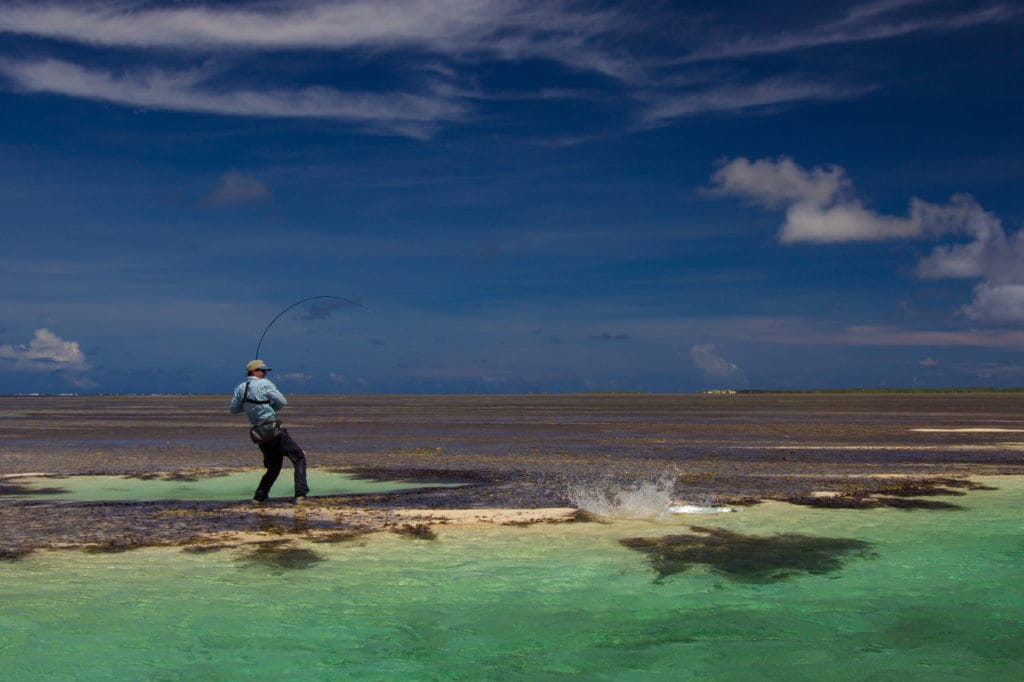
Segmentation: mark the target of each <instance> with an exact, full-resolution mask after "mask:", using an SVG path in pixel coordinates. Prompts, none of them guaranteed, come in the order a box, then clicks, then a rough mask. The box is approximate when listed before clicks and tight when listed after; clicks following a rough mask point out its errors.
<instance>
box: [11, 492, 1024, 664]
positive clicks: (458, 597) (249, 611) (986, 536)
mask: <svg viewBox="0 0 1024 682" xmlns="http://www.w3.org/2000/svg"><path fill="white" fill-rule="evenodd" d="M984 482H985V483H988V484H989V485H994V486H997V487H998V488H999V489H998V490H995V491H975V492H971V493H970V494H969V495H967V496H966V497H949V498H942V499H945V500H947V501H951V502H954V503H957V504H960V505H963V506H964V507H965V509H964V510H963V511H913V512H908V511H901V510H891V509H886V510H859V511H858V510H816V509H809V508H803V507H795V506H789V505H784V504H779V503H770V504H764V505H760V506H757V507H752V508H747V509H743V510H742V511H740V512H738V513H730V514H714V515H696V516H695V515H686V514H676V515H672V514H669V515H663V516H659V517H658V518H653V519H652V518H644V519H628V518H621V515H620V517H618V518H615V519H614V520H613V521H612V522H611V523H608V524H597V523H587V524H569V525H535V526H530V527H525V528H519V527H488V528H484V529H482V530H481V529H469V528H463V529H459V528H454V527H453V528H445V527H441V528H439V537H438V539H436V540H422V539H415V538H410V537H403V536H398V535H392V534H380V535H374V536H370V537H366V538H363V539H360V540H356V541H352V542H347V543H341V544H331V545H314V544H308V545H307V544H303V545H296V546H294V547H293V548H292V549H291V550H286V551H283V552H276V553H275V552H266V551H264V552H260V551H255V550H251V549H250V550H222V551H219V552H214V553H207V554H193V553H187V552H182V551H180V550H176V549H175V550H170V549H146V550H137V551H132V552H127V553H120V554H86V553H81V552H47V553H37V554H32V555H29V556H28V557H26V558H24V559H22V560H19V561H9V562H3V563H0V594H2V603H3V609H2V610H0V648H2V651H3V655H2V660H3V666H2V668H0V679H10V680H25V679H49V680H65V679H66V680H90V679H145V680H181V679H211V680H248V679H253V680H255V679H260V680H269V679H294V680H345V679H353V680H459V679H463V680H506V679H516V680H527V679H529V680H563V679H586V680H651V679H665V680H751V679H785V680H822V679H829V680H907V679H914V680H963V679H985V680H1011V679H1020V673H1021V670H1024V627H1022V625H1021V622H1022V615H1024V588H1022V586H1021V577H1022V568H1021V567H1022V564H1024V522H1022V518H1024V517H1022V515H1021V509H1022V506H1024V483H1022V482H1021V480H1019V479H1012V478H992V479H985V480H984ZM296 513H301V511H298V512H296ZM691 524H692V525H698V526H702V527H706V528H712V529H716V531H728V532H729V533H735V534H737V536H744V537H750V536H757V537H766V536H771V537H777V534H799V535H802V536H814V537H818V538H840V539H855V540H858V541H862V542H864V543H868V544H867V545H866V547H867V549H866V550H864V551H858V552H854V553H848V554H843V555H842V556H840V557H837V562H836V564H835V565H834V566H831V567H828V568H827V570H822V571H821V572H817V573H814V572H807V571H800V570H796V571H789V572H787V573H782V574H779V575H778V576H776V579H770V580H765V579H763V576H761V578H758V576H757V575H752V574H745V573H744V570H745V569H744V565H743V562H742V561H739V562H733V563H732V564H729V565H728V566H725V567H723V566H719V567H718V568H717V569H712V568H709V567H708V566H706V565H701V564H697V565H694V566H692V567H690V568H689V569H687V570H679V571H678V572H671V571H670V572H668V574H665V572H664V571H662V572H661V573H659V572H658V570H656V568H657V567H658V564H656V562H653V561H652V556H651V555H649V554H644V553H641V552H639V551H637V550H635V549H629V548H627V547H626V546H624V545H623V544H622V543H620V540H623V539H628V538H638V537H642V538H661V537H664V536H669V535H681V534H682V535H685V534H692V533H693V531H692V530H691V528H690V526H691ZM790 558H793V557H790ZM757 559H758V557H750V561H751V562H753V563H756V561H757ZM796 559H797V564H799V557H796ZM677 568H678V567H677Z"/></svg>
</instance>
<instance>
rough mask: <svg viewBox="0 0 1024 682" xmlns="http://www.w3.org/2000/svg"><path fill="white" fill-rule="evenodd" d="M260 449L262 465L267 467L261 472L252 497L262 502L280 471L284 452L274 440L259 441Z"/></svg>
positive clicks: (268, 494) (268, 495)
mask: <svg viewBox="0 0 1024 682" xmlns="http://www.w3.org/2000/svg"><path fill="white" fill-rule="evenodd" d="M260 451H261V452H262V453H263V466H265V467H266V468H267V473H265V474H263V478H261V479H260V484H259V486H257V487H256V494H255V495H253V497H252V499H254V500H258V501H260V502H262V501H263V500H265V499H267V498H268V497H270V488H271V487H273V485H274V481H276V480H277V475H278V474H280V473H281V464H283V463H284V453H283V452H282V451H281V447H280V446H279V445H278V441H276V440H275V441H272V442H270V443H260Z"/></svg>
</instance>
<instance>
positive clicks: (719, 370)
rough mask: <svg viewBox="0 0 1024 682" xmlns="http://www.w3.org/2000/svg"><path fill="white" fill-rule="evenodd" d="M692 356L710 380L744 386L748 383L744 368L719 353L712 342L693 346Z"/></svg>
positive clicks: (699, 368)
mask: <svg viewBox="0 0 1024 682" xmlns="http://www.w3.org/2000/svg"><path fill="white" fill-rule="evenodd" d="M690 358H691V359H692V360H693V364H694V365H695V366H696V367H697V369H698V370H700V372H701V374H703V375H704V378H705V379H707V380H709V381H719V382H724V383H727V384H729V385H730V386H744V385H746V383H747V379H746V377H745V376H744V375H743V370H741V369H740V368H739V367H738V366H737V365H736V364H735V363H732V362H729V361H728V360H726V359H725V358H723V357H721V356H719V355H717V354H716V353H715V347H714V345H712V344H710V343H705V344H697V345H694V346H692V347H691V348H690Z"/></svg>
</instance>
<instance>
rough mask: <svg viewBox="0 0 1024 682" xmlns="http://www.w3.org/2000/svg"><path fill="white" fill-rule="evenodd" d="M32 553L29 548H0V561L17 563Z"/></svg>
mask: <svg viewBox="0 0 1024 682" xmlns="http://www.w3.org/2000/svg"><path fill="white" fill-rule="evenodd" d="M33 551H34V550H33V549H32V548H31V547H18V548H16V549H6V548H3V547H0V561H18V560H19V559H24V558H25V557H26V556H28V555H29V554H31V553H32V552H33Z"/></svg>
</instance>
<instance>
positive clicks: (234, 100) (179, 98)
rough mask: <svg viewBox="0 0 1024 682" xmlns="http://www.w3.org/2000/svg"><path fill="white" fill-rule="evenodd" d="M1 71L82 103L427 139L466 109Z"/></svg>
mask: <svg viewBox="0 0 1024 682" xmlns="http://www.w3.org/2000/svg"><path fill="white" fill-rule="evenodd" d="M0 71H2V72H3V73H4V74H5V75H6V76H7V77H8V78H9V79H10V80H11V81H12V82H13V83H15V85H17V87H19V88H20V89H22V90H24V91H27V92H45V93H51V94H57V95H66V96H70V97H82V98H86V99H94V100H100V101H105V102H113V103H115V104H123V105H126V106H133V107H152V108H156V109H164V110H170V111H190V112H200V113H210V114H225V115H235V116H254V117H288V118H325V119H340V120H345V121H351V122H354V123H360V124H364V125H367V126H370V127H374V128H379V129H383V130H387V131H390V132H398V133H401V134H407V135H409V136H411V137H425V136H427V135H429V134H430V132H432V130H433V126H434V124H435V123H436V122H438V121H445V120H449V121H450V120H455V119H458V118H460V117H461V116H462V114H463V107H462V106H461V105H460V104H459V103H457V102H451V101H449V100H447V99H446V98H444V97H433V96H426V95H414V94H403V93H354V92H343V91H340V90H337V89H334V88H330V87H321V86H310V87H304V88H268V89H263V90H257V89H246V88H230V87H229V88H223V87H216V86H214V85H212V84H210V80H211V79H212V78H213V76H214V75H216V74H214V73H211V72H210V71H208V70H204V69H192V70H187V71H171V70H165V69H158V68H151V69H148V70H145V71H133V72H128V73H125V74H115V73H113V72H110V71H107V70H102V69H94V68H86V67H83V66H80V65H78V64H74V63H71V62H67V61H62V60H57V59H44V60H38V61H10V60H7V61H2V62H0Z"/></svg>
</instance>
